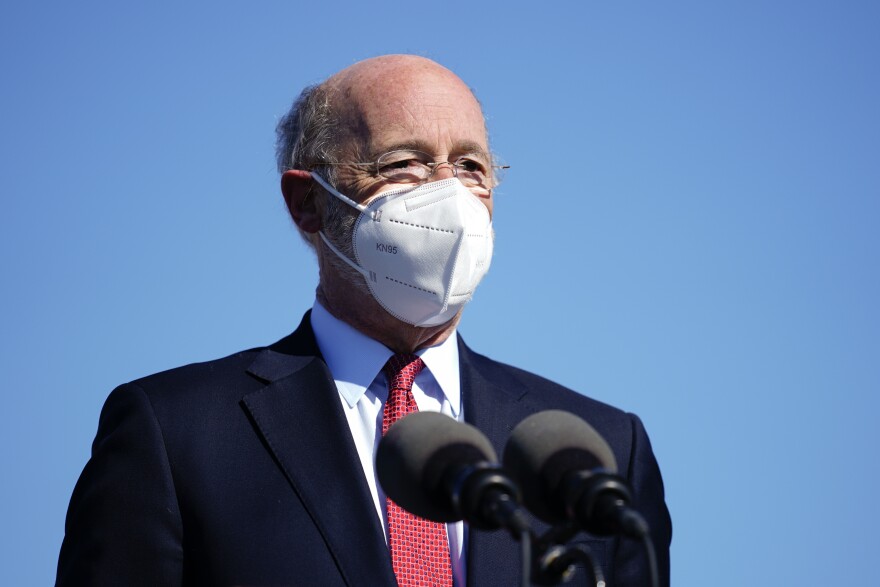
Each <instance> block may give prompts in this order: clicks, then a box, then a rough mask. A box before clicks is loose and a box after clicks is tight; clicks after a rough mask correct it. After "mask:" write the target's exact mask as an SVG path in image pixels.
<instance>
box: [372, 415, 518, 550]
mask: <svg viewBox="0 0 880 587" xmlns="http://www.w3.org/2000/svg"><path fill="white" fill-rule="evenodd" d="M497 460H498V457H497V456H496V454H495V451H494V449H493V448H492V445H491V444H490V443H489V440H488V439H487V438H486V437H485V436H484V435H483V433H481V432H480V431H479V430H477V429H476V428H474V427H473V426H471V425H470V424H464V423H461V422H458V421H456V420H454V419H452V418H450V417H449V416H446V415H443V414H440V413H437V412H416V413H413V414H410V415H408V416H406V417H404V418H401V419H400V420H399V421H397V422H395V423H394V424H393V425H392V426H391V428H389V429H388V432H387V433H386V434H385V436H384V437H383V438H382V440H381V442H379V449H378V451H377V453H376V473H377V475H378V478H379V483H380V485H381V486H382V489H383V490H384V491H385V494H386V495H387V496H388V497H390V498H391V499H393V500H394V501H395V502H396V503H397V504H398V505H399V506H401V507H402V508H404V509H405V510H407V511H409V512H411V513H413V514H415V515H417V516H421V517H422V518H426V519H428V520H432V521H434V522H457V521H459V520H464V521H465V522H467V523H468V524H470V525H471V526H473V527H476V528H480V529H483V530H496V529H498V528H507V529H508V530H510V531H511V532H512V533H514V535H515V536H517V538H519V537H520V536H522V535H523V534H524V533H526V532H528V531H529V523H528V518H527V515H526V513H525V510H524V509H523V508H522V506H520V492H519V489H518V488H517V486H516V484H515V483H514V482H513V481H512V480H511V479H510V478H509V477H508V476H507V475H506V474H505V473H504V471H502V470H501V467H500V466H499V465H498V464H497Z"/></svg>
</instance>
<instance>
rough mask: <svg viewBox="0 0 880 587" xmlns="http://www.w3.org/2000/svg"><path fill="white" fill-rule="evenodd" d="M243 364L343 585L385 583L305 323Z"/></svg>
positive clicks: (361, 482) (342, 423) (373, 530)
mask: <svg viewBox="0 0 880 587" xmlns="http://www.w3.org/2000/svg"><path fill="white" fill-rule="evenodd" d="M308 319H309V315H308V314H307V315H306V317H305V318H304V319H303V323H302V324H301V325H300V327H299V328H298V329H297V331H296V332H295V333H294V334H293V335H291V336H290V337H288V338H287V339H284V340H282V341H280V342H279V343H277V344H276V345H273V346H272V347H270V348H269V349H267V350H265V351H263V352H262V353H261V354H260V355H259V356H258V358H257V359H256V360H255V361H254V363H253V364H252V365H251V368H250V369H249V371H250V372H251V373H252V374H253V375H256V376H257V377H260V378H261V379H263V380H265V381H267V382H268V385H267V386H266V387H264V388H263V389H261V390H259V391H256V392H253V393H251V394H248V395H247V396H245V397H244V399H243V404H244V406H245V408H246V409H247V410H248V412H249V413H250V415H251V417H252V418H253V422H254V424H255V426H256V428H257V430H258V431H259V433H260V435H261V436H262V437H263V440H264V441H265V444H266V446H267V447H268V449H269V450H270V451H271V452H272V454H273V456H274V457H275V460H276V462H277V463H278V466H279V467H280V468H281V469H282V471H283V472H284V475H285V476H286V477H287V479H288V481H289V482H290V485H291V487H292V488H293V490H294V491H295V492H296V493H297V495H298V496H299V498H300V499H301V501H302V503H303V505H304V507H305V508H306V509H307V510H308V512H309V514H310V515H311V517H312V519H313V520H314V522H315V525H316V526H317V527H318V529H319V531H320V532H321V534H322V536H323V537H324V541H325V543H326V545H327V548H328V549H329V550H330V552H331V554H332V556H333V557H334V559H335V561H336V564H337V566H338V567H339V571H340V573H341V574H342V576H343V579H344V580H345V582H346V583H347V584H348V585H361V584H370V585H386V584H387V585H393V584H395V580H394V572H393V570H392V568H391V559H390V557H389V554H388V549H387V547H386V546H385V538H384V534H383V532H382V528H381V525H380V524H379V520H378V518H377V517H376V513H375V508H374V507H373V500H372V497H371V496H370V493H369V489H368V487H367V483H366V480H365V479H364V476H363V472H362V469H361V466H360V461H359V460H358V457H357V451H356V449H355V447H354V442H353V440H352V438H351V431H350V430H349V428H348V423H347V421H346V420H345V415H344V414H343V413H342V408H341V405H340V401H339V397H338V393H337V390H336V386H335V385H334V383H333V379H332V377H331V375H330V372H329V370H328V369H327V366H326V364H325V363H324V361H323V359H322V358H321V357H320V353H319V352H318V349H317V345H316V344H315V342H314V335H313V334H312V331H311V326H310V325H309V323H308Z"/></svg>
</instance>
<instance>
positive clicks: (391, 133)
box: [338, 62, 492, 215]
mask: <svg viewBox="0 0 880 587" xmlns="http://www.w3.org/2000/svg"><path fill="white" fill-rule="evenodd" d="M340 90H341V91H342V92H343V93H344V95H346V96H347V97H348V98H349V102H348V104H347V114H348V118H349V120H350V121H352V124H353V125H354V127H355V128H357V129H358V130H357V132H356V139H355V140H356V141H357V143H358V147H359V148H352V149H350V150H347V151H348V152H345V153H344V154H343V155H342V156H343V157H345V159H342V160H343V161H363V162H369V161H375V160H376V159H378V158H379V156H381V155H383V154H385V153H388V152H390V151H395V150H399V149H411V150H417V151H422V152H424V153H427V154H428V155H430V156H431V157H433V159H434V161H438V162H440V161H449V162H452V161H455V160H456V159H458V158H459V157H462V156H465V155H467V156H469V157H477V158H481V159H482V162H483V163H484V165H486V166H487V168H488V166H489V165H490V164H491V159H490V156H489V145H488V140H487V137H486V128H485V124H484V122H483V113H482V111H481V110H480V106H479V104H478V103H477V101H476V99H475V98H474V96H473V94H472V93H471V91H470V90H469V89H468V88H467V87H466V86H465V85H464V84H463V83H462V82H461V80H459V79H458V78H457V77H455V76H454V75H453V74H452V73H451V72H449V71H448V70H446V69H443V68H441V67H440V66H438V65H436V64H434V63H427V64H426V63H421V62H416V63H414V64H412V63H411V64H409V66H408V67H399V66H398V67H396V68H394V67H387V66H386V67H382V65H377V66H376V67H375V68H369V70H368V71H364V72H355V73H353V74H350V75H349V76H347V77H346V79H344V80H342V82H341V83H340ZM373 172H374V169H369V168H366V167H347V166H343V167H341V168H340V169H339V172H338V173H339V175H338V187H339V189H340V191H342V192H343V193H346V194H347V195H348V196H349V197H351V198H353V199H355V200H356V201H360V202H363V201H365V200H368V199H369V198H371V197H372V196H374V195H376V194H377V193H379V192H380V191H385V190H387V189H388V186H389V185H399V184H390V182H388V181H387V180H384V179H383V178H381V177H376V176H375V174H374V173H373ZM452 175H453V174H452V169H451V167H450V166H448V165H443V166H441V167H439V168H437V169H436V171H435V173H434V175H433V176H432V177H431V179H430V181H436V180H440V179H445V178H448V177H452ZM475 195H478V197H479V199H480V201H481V202H482V203H483V205H485V206H486V208H487V209H488V210H489V214H490V215H491V214H492V197H491V193H488V194H487V193H481V194H480V193H475Z"/></svg>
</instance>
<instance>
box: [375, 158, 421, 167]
mask: <svg viewBox="0 0 880 587" xmlns="http://www.w3.org/2000/svg"><path fill="white" fill-rule="evenodd" d="M420 164H421V162H420V161H419V160H418V159H401V160H400V161H391V162H389V163H384V164H383V165H382V169H406V168H407V167H415V166H417V165H420Z"/></svg>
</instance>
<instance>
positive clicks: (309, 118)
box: [275, 84, 366, 291]
mask: <svg viewBox="0 0 880 587" xmlns="http://www.w3.org/2000/svg"><path fill="white" fill-rule="evenodd" d="M332 97H333V92H332V90H329V89H328V88H327V87H326V86H325V85H324V84H316V85H312V86H308V87H307V88H305V89H304V90H303V91H302V92H301V93H300V95H299V97H297V99H296V100H295V101H294V102H293V105H292V106H291V107H290V110H289V111H288V112H287V114H285V115H284V116H283V117H282V118H281V120H279V121H278V125H277V126H276V127H275V136H276V142H275V159H276V162H277V165H278V171H279V173H284V172H285V171H287V170H288V169H304V170H308V171H312V170H313V168H314V167H315V166H317V165H320V164H321V163H331V162H336V161H337V157H338V153H339V152H340V151H341V147H342V146H343V142H344V141H346V139H349V138H351V134H352V133H351V130H350V129H349V128H348V127H347V126H345V121H344V118H343V116H342V115H341V114H340V113H339V112H338V111H337V110H336V109H335V108H334V104H333V101H332V99H331V98H332ZM312 172H313V173H314V171H312ZM320 174H321V177H323V178H324V179H325V180H327V182H328V183H329V184H330V185H332V186H333V187H336V179H337V176H336V166H334V165H327V166H324V167H322V169H321V170H320ZM310 190H311V192H310V194H309V195H308V196H306V197H312V198H315V206H316V207H317V209H318V211H319V213H320V214H321V216H322V223H321V224H322V232H323V233H324V235H325V236H326V237H327V238H328V239H329V240H330V242H331V243H333V246H335V247H336V248H337V249H339V251H340V252H342V253H343V254H344V255H345V256H347V257H348V258H349V259H351V260H354V249H353V246H352V238H351V237H352V232H353V231H354V223H355V220H356V215H355V214H352V212H351V210H349V209H348V206H347V205H346V204H344V203H343V202H341V201H340V200H339V199H338V198H336V197H335V196H332V195H330V194H328V193H327V192H326V190H324V188H322V187H321V186H320V185H318V184H317V183H316V182H315V183H313V184H312V186H311V188H310ZM299 232H300V235H301V236H302V237H303V239H304V240H305V241H306V242H307V243H308V244H309V245H310V246H311V247H313V248H314V247H316V246H317V238H320V237H317V238H316V237H315V236H312V235H309V234H308V233H306V232H305V231H303V230H302V229H300V231H299ZM327 260H328V262H329V263H330V264H331V265H332V266H333V267H334V269H336V271H337V272H339V273H341V274H342V275H344V276H346V277H347V278H348V281H349V282H350V283H352V284H353V285H355V287H358V288H360V289H363V290H364V291H366V284H365V283H364V281H363V277H362V276H361V274H360V273H358V272H357V271H355V270H354V269H353V268H352V267H350V266H349V265H348V264H347V263H345V262H344V261H343V260H342V259H339V258H338V257H337V256H336V255H335V254H332V253H331V254H329V255H328V256H327Z"/></svg>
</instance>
